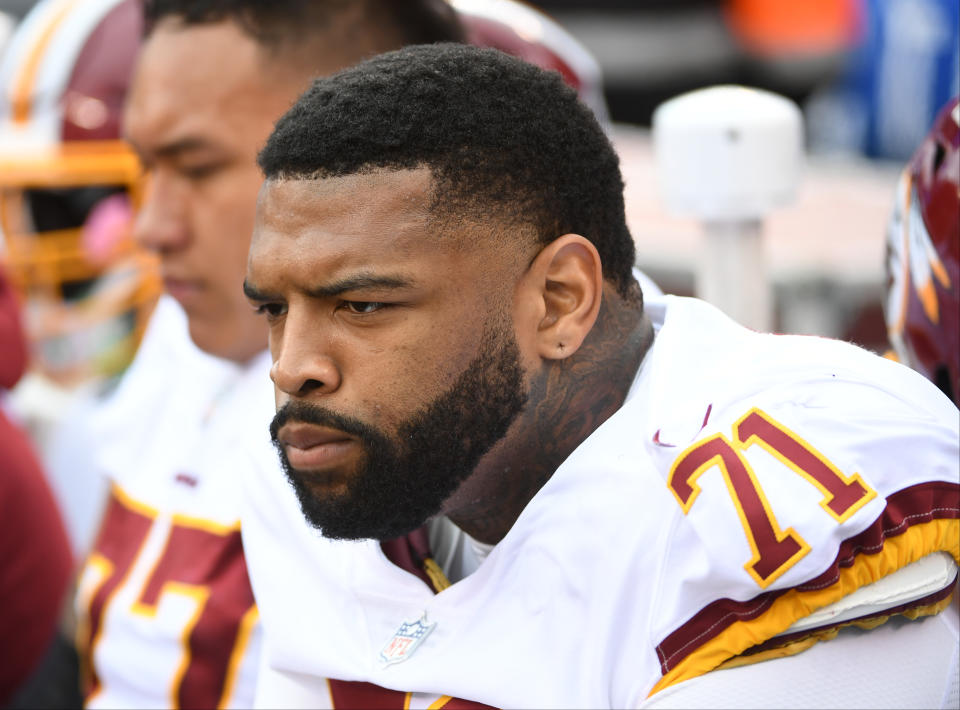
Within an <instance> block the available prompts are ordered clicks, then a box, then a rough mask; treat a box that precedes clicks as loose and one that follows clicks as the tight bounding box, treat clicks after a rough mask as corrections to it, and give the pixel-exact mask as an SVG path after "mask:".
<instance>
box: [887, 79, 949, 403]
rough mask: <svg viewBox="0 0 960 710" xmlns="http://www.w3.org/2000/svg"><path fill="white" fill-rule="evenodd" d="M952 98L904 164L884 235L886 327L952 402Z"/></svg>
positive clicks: (905, 356)
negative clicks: (894, 207) (898, 198)
mask: <svg viewBox="0 0 960 710" xmlns="http://www.w3.org/2000/svg"><path fill="white" fill-rule="evenodd" d="M958 122H960V99H958V97H954V98H953V99H952V100H951V101H950V102H948V103H947V105H946V106H944V107H943V109H942V110H941V111H940V113H939V114H938V115H937V118H936V120H935V121H934V124H933V127H932V128H931V130H930V133H929V134H928V135H927V137H926V139H925V140H924V141H923V143H921V144H920V146H919V148H917V150H916V152H915V153H914V154H913V157H912V158H911V159H910V162H909V163H908V164H907V167H906V169H905V170H904V175H903V183H902V190H903V194H902V198H903V200H904V204H902V205H897V210H895V213H894V218H893V219H892V221H891V227H890V234H888V242H887V248H888V257H887V275H888V289H889V294H888V301H887V304H888V307H887V310H886V318H887V329H888V333H889V335H890V340H891V344H892V345H893V346H894V349H895V350H896V353H897V356H898V358H899V359H900V360H901V361H902V362H904V363H906V364H908V365H910V366H911V367H913V368H914V369H915V370H917V371H919V372H921V373H923V374H924V375H925V376H926V377H927V378H929V379H930V380H932V381H933V382H935V383H936V384H937V385H938V386H939V387H940V389H942V390H943V391H944V392H946V394H947V395H948V396H949V397H950V398H951V399H953V401H954V402H955V403H958V404H960V123H958Z"/></svg>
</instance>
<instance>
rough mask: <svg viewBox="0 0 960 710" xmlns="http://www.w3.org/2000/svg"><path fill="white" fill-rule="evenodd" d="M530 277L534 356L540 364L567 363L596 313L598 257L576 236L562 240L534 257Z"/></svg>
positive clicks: (599, 285) (600, 283)
mask: <svg viewBox="0 0 960 710" xmlns="http://www.w3.org/2000/svg"><path fill="white" fill-rule="evenodd" d="M530 275H531V276H532V277H533V281H532V282H531V284H530V285H531V286H532V287H533V288H534V289H535V291H534V293H533V294H532V295H533V296H534V297H535V298H536V299H537V301H539V302H538V303H537V306H538V308H537V311H538V312H539V314H540V319H539V323H538V324H537V329H536V334H535V339H536V350H537V353H538V354H539V355H540V357H542V358H544V359H546V360H562V359H564V358H567V357H569V356H570V355H572V354H573V353H575V352H576V351H577V350H578V349H579V348H580V345H581V344H582V343H583V341H584V338H586V337H587V333H589V332H590V330H591V328H593V324H594V323H595V322H596V320H597V314H598V313H599V312H600V303H601V301H602V298H603V270H602V268H601V265H600V254H599V253H597V249H596V247H595V246H594V245H593V244H591V243H590V241H589V240H587V239H586V238H584V237H581V236H580V235H579V234H564V235H563V236H562V237H558V238H557V239H555V240H554V241H552V242H551V243H550V244H548V245H547V246H546V247H545V248H544V249H542V250H541V251H540V253H539V254H538V255H537V257H536V258H535V259H534V261H533V263H532V264H531V265H530Z"/></svg>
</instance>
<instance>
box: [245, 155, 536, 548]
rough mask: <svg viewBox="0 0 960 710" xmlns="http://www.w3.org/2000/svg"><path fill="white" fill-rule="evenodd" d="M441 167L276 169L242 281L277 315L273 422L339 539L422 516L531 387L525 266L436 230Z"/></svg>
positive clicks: (298, 478)
mask: <svg viewBox="0 0 960 710" xmlns="http://www.w3.org/2000/svg"><path fill="white" fill-rule="evenodd" d="M428 188H429V174H428V173H427V172H426V171H424V170H417V171H396V172H392V171H381V172H377V173H373V174H367V175H352V176H347V177H342V178H331V179H325V180H316V181H301V180H297V181H279V182H276V181H269V182H267V183H266V184H265V185H264V188H263V190H262V192H261V195H260V200H259V207H258V216H257V223H256V227H255V229H254V236H253V241H252V244H251V249H250V258H249V262H248V270H247V281H246V284H245V288H246V291H247V294H248V296H249V297H250V300H251V303H253V304H254V305H255V306H257V307H258V308H259V309H260V311H261V312H262V313H264V314H265V315H266V318H267V321H268V322H269V329H270V351H271V354H272V356H273V360H274V365H273V369H272V371H271V376H272V378H273V380H274V383H275V385H276V392H277V406H278V409H279V412H278V415H277V418H276V419H275V420H274V424H273V426H272V432H273V434H274V439H275V441H276V443H277V445H278V448H279V450H280V452H281V459H282V461H283V463H284V465H285V468H286V470H287V475H288V477H289V478H290V480H291V482H292V483H293V485H294V489H295V490H296V492H297V495H298V497H299V498H300V502H301V507H302V508H303V511H304V514H305V515H306V516H307V518H308V520H310V522H311V523H313V524H314V525H316V526H318V527H320V528H322V529H323V531H324V533H325V534H326V535H328V536H330V537H343V538H365V537H372V538H377V539H386V538H389V537H394V536H397V535H400V534H403V533H405V532H408V531H409V530H411V529H413V528H415V527H417V526H418V525H420V524H421V523H423V522H424V521H425V520H426V519H427V518H428V517H430V516H431V515H434V514H436V513H438V512H440V510H441V507H442V503H443V502H444V501H445V500H446V499H447V498H448V497H449V496H450V495H451V494H452V493H453V492H454V491H455V490H456V488H457V487H458V485H459V484H460V483H461V482H462V481H463V480H464V479H465V478H466V477H467V476H469V475H470V473H472V472H473V470H474V468H475V466H476V464H477V462H478V461H479V459H480V458H481V457H482V456H483V455H484V454H485V453H486V452H487V451H488V450H489V449H490V448H491V447H492V446H493V445H494V444H495V443H496V442H498V441H500V440H501V439H502V438H503V437H504V435H505V434H506V432H507V429H508V428H509V426H510V424H511V423H512V422H513V420H514V419H515V418H516V416H517V415H518V414H519V413H520V411H521V410H522V409H523V406H524V403H525V400H526V387H525V384H524V365H523V362H524V360H523V353H521V351H520V347H519V346H518V343H517V340H516V338H515V337H514V325H513V318H512V307H511V302H512V300H511V294H512V284H513V283H514V282H515V281H516V280H517V279H518V278H519V277H520V275H521V274H522V273H523V264H522V262H521V260H520V259H518V258H517V253H516V251H515V250H514V249H512V248H504V249H500V250H497V249H494V248H492V247H490V246H482V245H479V244H477V243H471V242H470V241H469V240H461V239H457V238H455V237H452V236H451V235H444V234H437V233H434V232H433V231H432V230H431V222H430V220H429V216H428V214H427V212H426V207H425V206H426V204H427V195H428Z"/></svg>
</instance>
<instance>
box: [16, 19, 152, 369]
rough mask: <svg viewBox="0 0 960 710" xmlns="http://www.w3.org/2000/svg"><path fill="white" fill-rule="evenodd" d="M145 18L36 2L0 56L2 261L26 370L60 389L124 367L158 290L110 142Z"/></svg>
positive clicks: (123, 151) (127, 177)
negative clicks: (16, 296)
mask: <svg viewBox="0 0 960 710" xmlns="http://www.w3.org/2000/svg"><path fill="white" fill-rule="evenodd" d="M142 22H143V20H142V15H141V9H140V6H139V3H138V2H137V0H41V2H39V3H37V4H36V5H35V6H34V7H33V9H32V10H31V11H30V12H29V13H28V14H27V16H26V17H25V18H24V19H23V21H22V22H21V23H20V25H19V26H18V27H17V29H16V31H15V33H14V35H13V37H12V38H11V40H10V43H9V45H8V46H7V49H6V51H5V53H4V55H3V61H2V63H0V242H2V244H0V259H2V260H3V261H4V262H5V263H6V267H7V269H8V272H9V274H10V277H11V280H12V282H13V283H14V284H15V286H16V287H17V289H18V290H19V292H20V294H21V296H22V300H23V304H24V309H25V313H24V322H25V327H26V330H27V335H28V339H29V340H30V343H31V360H32V363H31V366H32V369H33V370H34V371H36V372H39V373H40V374H43V375H46V376H47V377H49V378H50V379H51V380H53V381H54V382H56V383H57V384H60V385H62V386H71V385H73V384H77V383H79V382H81V381H85V380H87V379H89V378H91V377H103V376H111V375H114V374H117V373H118V372H120V371H121V370H122V369H123V368H124V367H125V366H126V365H127V364H128V363H129V361H130V359H131V358H132V356H133V354H134V352H135V350H136V346H137V345H138V343H139V339H140V336H141V335H142V332H143V329H144V328H145V326H146V320H147V316H148V315H149V313H150V310H151V309H152V307H153V305H154V303H155V302H156V298H157V297H158V295H159V293H160V288H161V284H160V280H159V276H158V270H157V267H156V263H155V261H154V257H152V256H151V255H149V254H147V253H146V252H145V251H143V250H141V249H139V248H138V247H137V246H136V244H135V242H134V241H133V239H132V234H131V229H130V227H131V224H132V214H133V209H134V208H135V206H136V204H137V202H138V199H139V195H140V191H141V184H140V183H141V169H140V165H139V162H138V160H137V158H136V155H135V154H134V153H133V151H132V150H131V149H130V148H129V147H128V146H127V145H126V144H125V143H124V142H123V141H122V140H121V139H120V121H121V115H122V110H123V100H124V96H125V94H126V90H127V86H128V84H129V81H130V75H131V72H132V69H133V62H134V58H135V56H136V52H137V50H138V46H139V42H140V36H141V30H142Z"/></svg>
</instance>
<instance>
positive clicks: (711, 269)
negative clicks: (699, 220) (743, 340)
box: [695, 219, 773, 332]
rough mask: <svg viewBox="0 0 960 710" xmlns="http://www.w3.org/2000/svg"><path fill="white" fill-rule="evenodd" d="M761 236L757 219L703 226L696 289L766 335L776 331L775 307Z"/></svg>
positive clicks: (749, 326)
mask: <svg viewBox="0 0 960 710" xmlns="http://www.w3.org/2000/svg"><path fill="white" fill-rule="evenodd" d="M762 236H763V235H762V230H761V224H760V220H757V219H747V220H737V221H734V220H731V221H717V222H706V223H704V244H703V251H702V252H701V255H700V263H699V265H698V270H697V273H696V279H695V288H696V293H697V296H698V297H699V298H702V299H703V300H704V301H708V302H710V303H712V304H713V305H715V306H717V308H719V309H720V310H722V311H723V312H724V313H727V314H728V315H730V317H732V318H733V319H735V320H736V321H737V322H739V323H742V324H743V325H745V326H747V327H748V328H753V329H754V330H759V331H764V332H766V331H769V330H770V329H771V328H773V305H772V299H771V297H770V282H769V279H768V278H767V273H766V267H765V264H764V258H763V239H762Z"/></svg>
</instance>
